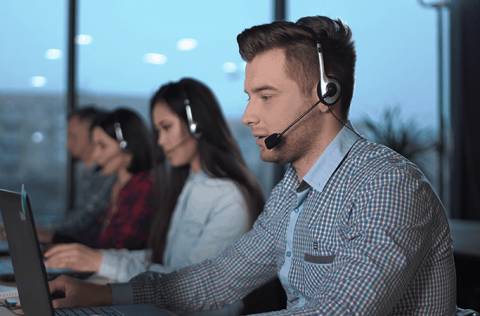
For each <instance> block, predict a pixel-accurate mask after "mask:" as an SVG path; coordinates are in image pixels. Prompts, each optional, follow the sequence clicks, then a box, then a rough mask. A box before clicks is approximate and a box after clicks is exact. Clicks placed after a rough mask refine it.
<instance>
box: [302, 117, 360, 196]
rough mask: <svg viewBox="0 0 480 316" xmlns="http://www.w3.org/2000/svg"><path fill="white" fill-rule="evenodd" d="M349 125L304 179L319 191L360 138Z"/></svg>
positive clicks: (331, 143)
mask: <svg viewBox="0 0 480 316" xmlns="http://www.w3.org/2000/svg"><path fill="white" fill-rule="evenodd" d="M347 125H348V127H346V126H344V127H343V128H342V129H341V130H340V132H339V133H338V134H337V136H335V138H334V139H333V140H332V141H331V142H330V144H328V146H327V148H325V151H324V152H323V153H322V154H321V155H320V157H319V158H318V159H317V161H316V162H315V164H314V165H313V166H312V167H311V168H310V170H309V171H308V172H307V174H306V175H305V177H304V178H303V181H305V182H307V183H308V184H309V185H310V186H311V187H312V188H314V189H315V190H317V191H319V192H322V190H323V188H324V187H325V185H326V184H327V182H328V180H329V179H330V177H331V176H332V174H333V173H334V172H335V170H336V169H337V168H338V166H339V165H340V163H341V162H342V161H343V159H344V158H345V157H346V155H347V154H348V152H349V151H350V149H351V148H352V146H353V144H355V142H356V141H357V140H358V139H360V137H359V136H358V135H356V134H355V133H354V132H353V131H351V130H350V129H349V128H352V129H353V127H352V125H351V124H350V122H347Z"/></svg>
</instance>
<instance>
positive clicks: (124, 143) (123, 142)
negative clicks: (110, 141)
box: [113, 122, 128, 150]
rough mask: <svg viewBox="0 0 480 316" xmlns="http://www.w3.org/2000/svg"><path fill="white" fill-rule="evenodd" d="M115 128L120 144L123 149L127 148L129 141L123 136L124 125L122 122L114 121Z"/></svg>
mask: <svg viewBox="0 0 480 316" xmlns="http://www.w3.org/2000/svg"><path fill="white" fill-rule="evenodd" d="M113 128H114V129H115V138H116V139H117V142H118V144H119V145H120V148H121V149H122V150H125V149H127V145H128V143H127V141H126V140H125V138H124V137H123V132H122V126H121V125H120V122H115V123H113Z"/></svg>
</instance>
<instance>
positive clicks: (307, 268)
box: [303, 253, 335, 297]
mask: <svg viewBox="0 0 480 316" xmlns="http://www.w3.org/2000/svg"><path fill="white" fill-rule="evenodd" d="M334 260H335V255H331V254H318V253H317V254H310V253H305V254H304V258H303V272H304V274H303V275H304V277H305V291H306V294H307V296H309V297H315V296H317V295H318V293H319V292H320V290H321V288H322V286H323V285H324V284H325V280H326V276H327V275H328V273H330V271H331V269H332V264H333V261H334Z"/></svg>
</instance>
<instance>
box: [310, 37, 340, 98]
mask: <svg viewBox="0 0 480 316" xmlns="http://www.w3.org/2000/svg"><path fill="white" fill-rule="evenodd" d="M316 47H317V53H318V64H319V67H320V68H319V73H320V80H319V81H318V84H317V95H318V99H319V100H320V101H321V102H322V103H323V104H325V105H327V106H329V107H330V106H332V105H334V104H335V103H336V102H337V101H338V99H340V96H341V92H342V89H341V86H340V83H339V82H338V80H336V79H335V78H333V77H329V76H327V73H326V71H325V64H324V62H323V47H322V44H321V43H320V42H319V41H317V42H316Z"/></svg>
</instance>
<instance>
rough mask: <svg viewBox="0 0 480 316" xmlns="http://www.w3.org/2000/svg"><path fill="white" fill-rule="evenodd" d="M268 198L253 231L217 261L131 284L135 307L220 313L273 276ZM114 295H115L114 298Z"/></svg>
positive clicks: (144, 277)
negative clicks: (154, 306)
mask: <svg viewBox="0 0 480 316" xmlns="http://www.w3.org/2000/svg"><path fill="white" fill-rule="evenodd" d="M273 200H274V199H273V198H271V199H270V200H269V201H268V202H267V205H266V207H265V209H264V211H263V212H262V214H261V215H260V217H259V218H258V220H257V221H256V223H255V225H254V227H253V229H252V230H251V231H249V232H248V233H247V234H245V235H244V236H243V237H242V238H240V240H238V241H237V242H236V243H234V244H233V245H232V246H230V247H228V248H227V249H226V250H225V251H224V252H223V253H222V254H221V255H220V256H219V257H217V258H216V259H209V260H205V261H203V262H202V263H199V264H197V265H194V266H189V267H186V268H183V269H181V270H179V271H176V272H173V273H170V274H158V273H152V272H148V273H143V274H141V275H139V276H137V277H135V278H134V279H132V280H131V281H130V284H131V289H132V295H133V301H134V302H135V303H153V304H156V305H158V306H161V307H164V308H167V309H169V310H173V311H198V310H211V309H219V308H221V307H222V306H224V305H226V304H232V303H234V302H236V301H238V300H240V299H242V298H243V297H244V296H245V295H247V294H248V293H249V292H251V291H252V290H253V289H255V288H257V287H259V286H261V285H262V284H264V283H266V282H267V281H269V280H271V279H272V278H273V277H274V276H275V274H276V262H275V255H274V253H275V237H274V234H273V229H272V227H271V226H270V218H269V217H270V213H271V212H270V210H272V209H274V207H275V205H274V202H273ZM113 295H115V293H114V294H113Z"/></svg>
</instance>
